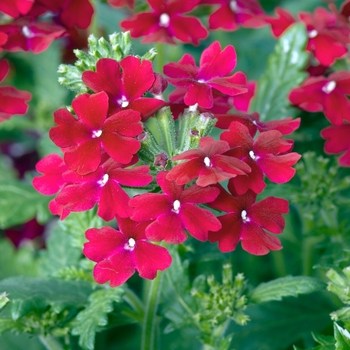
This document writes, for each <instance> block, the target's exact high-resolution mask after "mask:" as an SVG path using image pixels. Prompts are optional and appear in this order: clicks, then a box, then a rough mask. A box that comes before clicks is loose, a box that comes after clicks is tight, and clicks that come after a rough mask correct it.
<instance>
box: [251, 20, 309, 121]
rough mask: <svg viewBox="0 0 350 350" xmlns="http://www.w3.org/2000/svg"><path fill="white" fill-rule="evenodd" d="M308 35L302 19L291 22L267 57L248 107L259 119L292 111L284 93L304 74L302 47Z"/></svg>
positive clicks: (286, 114) (300, 79)
mask: <svg viewBox="0 0 350 350" xmlns="http://www.w3.org/2000/svg"><path fill="white" fill-rule="evenodd" d="M307 40H308V37H307V33H306V30H305V27H304V25H303V24H302V23H299V24H295V25H293V26H292V27H291V28H290V29H288V30H287V31H286V32H285V34H283V35H282V36H281V38H280V39H279V41H278V43H277V44H276V46H275V51H274V53H273V54H271V55H270V57H269V59H268V64H267V69H266V72H265V74H264V75H263V76H261V78H260V79H259V80H258V88H257V93H256V96H255V97H254V99H253V100H252V104H251V108H250V109H251V111H252V112H258V113H259V114H260V119H261V120H263V121H267V120H274V119H283V118H285V117H288V116H290V115H292V114H293V110H292V109H291V108H290V103H289V101H288V93H289V92H290V90H291V89H292V88H293V87H296V86H298V85H299V84H300V83H301V82H302V81H303V80H304V79H305V78H306V77H307V73H305V72H303V69H304V68H305V66H306V63H307V61H308V57H309V54H308V53H307V52H306V51H305V47H306V43H307Z"/></svg>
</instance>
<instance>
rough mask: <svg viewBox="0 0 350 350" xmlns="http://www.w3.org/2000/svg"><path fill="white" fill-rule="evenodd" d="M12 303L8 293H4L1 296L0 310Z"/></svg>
mask: <svg viewBox="0 0 350 350" xmlns="http://www.w3.org/2000/svg"><path fill="white" fill-rule="evenodd" d="M9 301H10V299H9V298H8V294H7V293H6V292H3V293H1V294H0V310H1V309H3V308H4V307H5V306H6V305H7V303H8V302H9Z"/></svg>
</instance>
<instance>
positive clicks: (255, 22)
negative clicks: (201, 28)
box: [201, 0, 266, 31]
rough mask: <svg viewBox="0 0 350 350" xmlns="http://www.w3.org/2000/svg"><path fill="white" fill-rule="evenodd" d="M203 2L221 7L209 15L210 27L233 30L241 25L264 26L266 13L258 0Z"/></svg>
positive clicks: (214, 0)
mask: <svg viewBox="0 0 350 350" xmlns="http://www.w3.org/2000/svg"><path fill="white" fill-rule="evenodd" d="M201 3H202V4H215V5H216V4H218V5H220V7H219V8H218V9H217V10H216V11H215V12H213V13H212V14H211V15H210V16H209V28H210V29H214V30H215V29H224V30H229V31H233V30H236V29H238V28H239V26H243V27H248V28H259V27H261V26H264V25H265V24H266V23H265V22H264V20H263V18H262V15H263V14H264V12H263V9H262V8H261V5H260V3H259V2H258V1H257V0H202V1H201Z"/></svg>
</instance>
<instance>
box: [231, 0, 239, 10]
mask: <svg viewBox="0 0 350 350" xmlns="http://www.w3.org/2000/svg"><path fill="white" fill-rule="evenodd" d="M230 9H231V11H232V12H237V10H238V6H237V1H235V0H231V1H230Z"/></svg>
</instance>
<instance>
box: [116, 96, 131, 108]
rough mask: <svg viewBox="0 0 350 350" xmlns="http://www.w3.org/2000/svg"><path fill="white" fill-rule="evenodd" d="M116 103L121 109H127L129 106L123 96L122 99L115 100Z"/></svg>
mask: <svg viewBox="0 0 350 350" xmlns="http://www.w3.org/2000/svg"><path fill="white" fill-rule="evenodd" d="M117 103H118V104H119V106H121V107H122V108H125V107H128V106H129V101H128V100H127V99H126V97H125V96H122V98H120V99H119V100H117Z"/></svg>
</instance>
